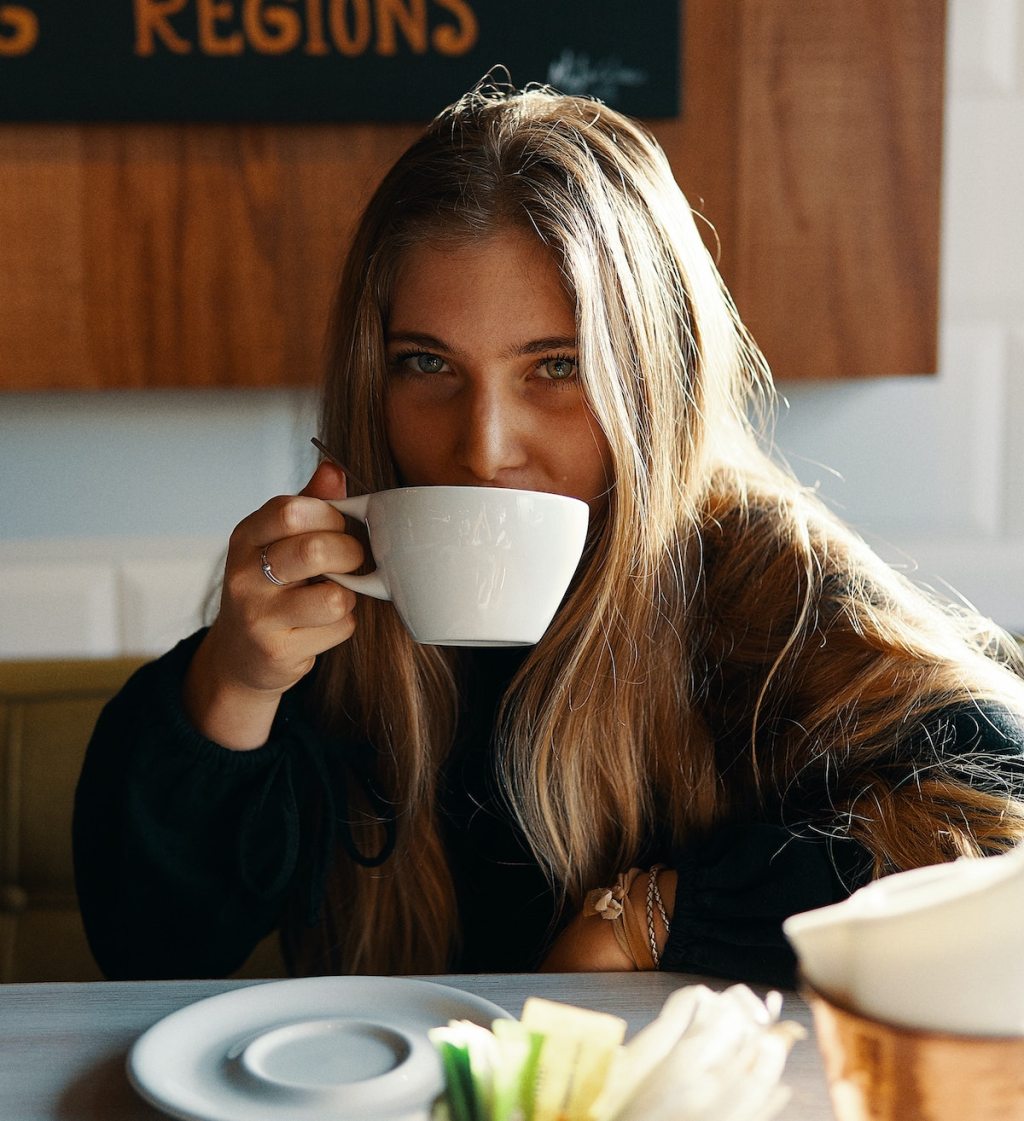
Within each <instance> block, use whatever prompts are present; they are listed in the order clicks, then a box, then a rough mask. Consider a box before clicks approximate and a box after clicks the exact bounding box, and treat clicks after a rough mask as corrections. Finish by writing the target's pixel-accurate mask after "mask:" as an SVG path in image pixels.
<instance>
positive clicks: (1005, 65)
mask: <svg viewBox="0 0 1024 1121" xmlns="http://www.w3.org/2000/svg"><path fill="white" fill-rule="evenodd" d="M949 15H950V39H949V56H950V67H949V73H950V76H951V78H952V81H953V82H954V83H955V87H956V92H957V93H959V94H981V95H987V94H997V95H998V94H1004V93H1012V92H1013V91H1014V90H1015V89H1016V88H1017V78H1018V73H1019V67H1018V57H1019V52H1018V50H1017V46H1018V43H1017V31H1018V24H1019V15H1020V7H1019V0H953V3H952V4H951V5H950V13H949Z"/></svg>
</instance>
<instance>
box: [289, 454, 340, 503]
mask: <svg viewBox="0 0 1024 1121" xmlns="http://www.w3.org/2000/svg"><path fill="white" fill-rule="evenodd" d="M299 493H300V494H303V495H305V496H306V498H322V499H327V498H345V497H347V495H348V487H347V485H346V483H345V472H344V471H342V469H341V468H340V467H338V466H337V464H334V463H331V462H330V460H327V459H325V460H324V461H323V462H322V463H321V464H320V465H319V466H318V467H317V469H316V470H315V471H314V472H313V476H312V478H311V479H310V480H309V482H308V483H306V485H305V486H304V487H303V488H302V490H301V491H300V492H299Z"/></svg>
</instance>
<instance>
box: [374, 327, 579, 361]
mask: <svg viewBox="0 0 1024 1121" xmlns="http://www.w3.org/2000/svg"><path fill="white" fill-rule="evenodd" d="M387 342H388V345H389V346H395V345H398V344H405V345H406V346H422V347H423V348H424V349H425V350H438V351H442V352H443V353H445V354H452V355H454V356H455V357H459V356H460V351H459V348H458V347H455V346H452V345H451V343H447V342H445V341H444V339H439V338H438V337H437V336H436V335H428V334H424V333H422V332H420V331H393V332H389V333H388V337H387ZM575 349H576V336H575V335H545V336H544V337H543V338H539V339H530V340H529V341H528V342H524V343H519V344H518V345H516V346H513V347H510V348H509V349H508V350H507V351H505V353H504V354H503V355H502V357H505V358H523V357H525V356H526V355H530V354H544V353H545V352H546V351H549V350H575Z"/></svg>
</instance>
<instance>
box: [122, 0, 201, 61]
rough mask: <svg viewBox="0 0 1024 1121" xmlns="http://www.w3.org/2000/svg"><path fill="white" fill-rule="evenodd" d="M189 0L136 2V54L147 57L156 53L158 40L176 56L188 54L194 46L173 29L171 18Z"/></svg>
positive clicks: (144, 0)
mask: <svg viewBox="0 0 1024 1121" xmlns="http://www.w3.org/2000/svg"><path fill="white" fill-rule="evenodd" d="M187 3H188V0H135V53H136V54H137V55H142V56H143V57H146V56H148V55H151V54H153V53H154V52H155V51H156V39H157V38H159V39H160V41H161V43H163V45H164V46H165V47H166V48H167V49H168V50H169V51H173V52H174V53H175V54H188V53H189V51H190V50H192V44H191V43H189V42H188V41H187V40H185V39H182V38H181V36H180V35H179V34H178V33H177V32H176V31H175V30H174V28H173V27H171V25H170V23H169V17H170V16H176V15H177V14H178V13H179V12H180V11H181V10H182V8H184V7H185V5H186V4H187Z"/></svg>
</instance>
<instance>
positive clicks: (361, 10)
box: [328, 0, 372, 57]
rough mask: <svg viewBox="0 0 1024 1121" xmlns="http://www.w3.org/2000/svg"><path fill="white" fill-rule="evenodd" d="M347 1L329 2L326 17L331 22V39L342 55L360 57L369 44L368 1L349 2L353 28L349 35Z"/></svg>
mask: <svg viewBox="0 0 1024 1121" xmlns="http://www.w3.org/2000/svg"><path fill="white" fill-rule="evenodd" d="M349 6H350V5H349V0H331V6H330V9H329V11H328V16H329V18H330V21H331V38H332V39H333V40H334V45H335V46H336V47H337V48H338V51H339V52H340V53H341V54H343V55H348V56H349V57H352V56H353V55H360V54H362V53H363V51H365V50H366V48H367V46H369V43H370V31H371V30H372V24H371V22H370V0H351V7H352V9H353V14H354V17H355V26H354V28H353V30H352V32H351V34H350V33H349V29H348V17H347V16H346V14H345V10H346V8H348V7H349Z"/></svg>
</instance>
